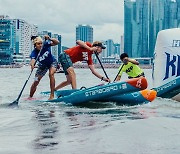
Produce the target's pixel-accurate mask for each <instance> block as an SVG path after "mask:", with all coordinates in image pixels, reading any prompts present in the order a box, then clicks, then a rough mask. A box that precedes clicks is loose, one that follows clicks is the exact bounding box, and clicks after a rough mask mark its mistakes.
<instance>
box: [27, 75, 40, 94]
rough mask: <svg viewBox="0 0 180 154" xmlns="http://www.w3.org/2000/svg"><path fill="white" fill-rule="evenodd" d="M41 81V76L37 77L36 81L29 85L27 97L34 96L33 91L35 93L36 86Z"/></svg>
mask: <svg viewBox="0 0 180 154" xmlns="http://www.w3.org/2000/svg"><path fill="white" fill-rule="evenodd" d="M41 79H42V76H39V77H37V80H35V81H34V82H33V84H32V85H31V89H30V95H29V97H33V95H34V93H35V91H36V89H37V86H38V84H39V82H40V80H41Z"/></svg>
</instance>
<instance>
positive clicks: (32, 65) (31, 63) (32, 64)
mask: <svg viewBox="0 0 180 154" xmlns="http://www.w3.org/2000/svg"><path fill="white" fill-rule="evenodd" d="M35 61H36V60H35V59H31V61H30V66H31V70H33V69H34V67H35V66H34V64H35Z"/></svg>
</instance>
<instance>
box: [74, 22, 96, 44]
mask: <svg viewBox="0 0 180 154" xmlns="http://www.w3.org/2000/svg"><path fill="white" fill-rule="evenodd" d="M76 40H81V41H84V42H90V43H92V42H93V28H92V27H91V26H89V25H78V26H77V27H76Z"/></svg>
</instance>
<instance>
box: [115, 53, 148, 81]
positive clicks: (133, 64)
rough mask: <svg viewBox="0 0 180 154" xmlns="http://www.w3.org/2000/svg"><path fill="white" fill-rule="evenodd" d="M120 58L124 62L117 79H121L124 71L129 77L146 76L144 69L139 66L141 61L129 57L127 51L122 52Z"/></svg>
mask: <svg viewBox="0 0 180 154" xmlns="http://www.w3.org/2000/svg"><path fill="white" fill-rule="evenodd" d="M120 59H121V61H122V62H123V64H122V65H121V66H120V67H119V74H118V75H117V77H116V81H119V80H120V79H121V76H122V73H123V72H125V73H127V74H128V78H129V79H131V78H139V77H141V76H143V77H144V76H145V75H144V72H143V71H142V69H141V68H140V67H139V66H138V65H139V62H138V61H136V60H135V59H131V58H129V57H128V54H127V53H123V54H121V55H120Z"/></svg>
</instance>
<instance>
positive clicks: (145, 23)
mask: <svg viewBox="0 0 180 154" xmlns="http://www.w3.org/2000/svg"><path fill="white" fill-rule="evenodd" d="M124 11H125V13H124V15H125V16H124V52H126V53H128V54H129V56H131V57H152V56H153V53H154V47H155V42H156V37H157V33H158V32H159V31H160V30H163V29H168V28H175V27H180V0H125V1H124Z"/></svg>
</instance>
